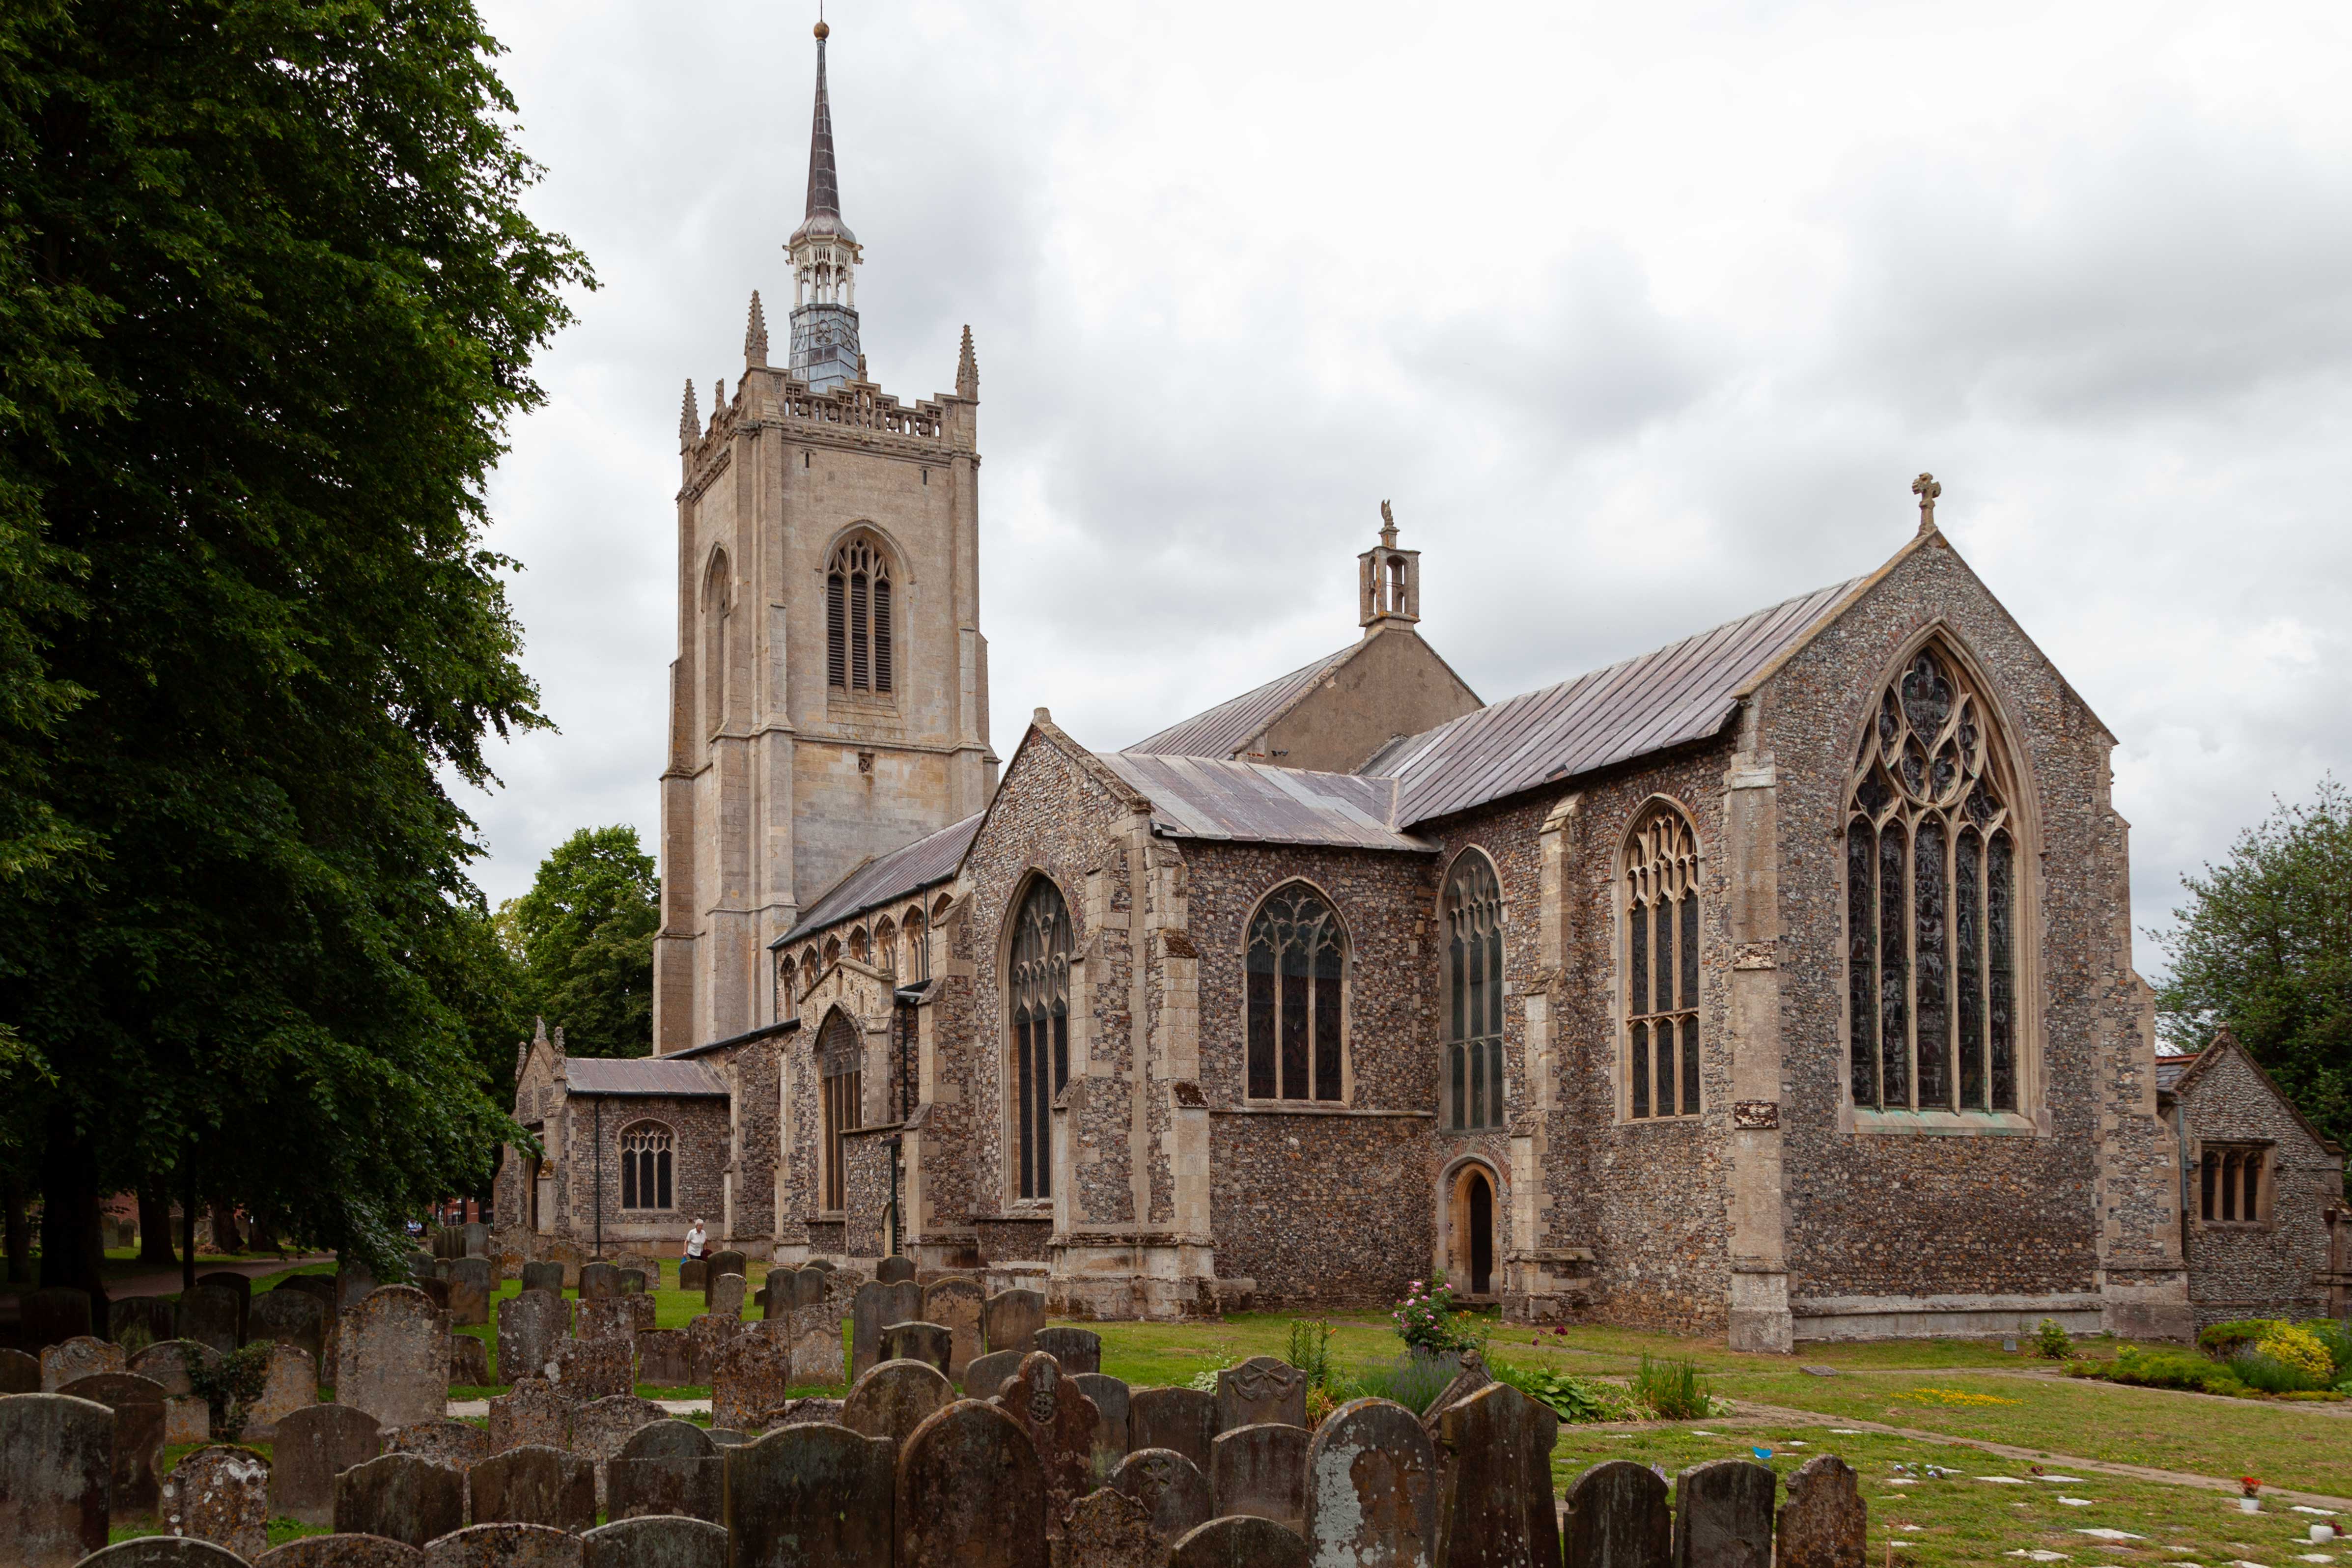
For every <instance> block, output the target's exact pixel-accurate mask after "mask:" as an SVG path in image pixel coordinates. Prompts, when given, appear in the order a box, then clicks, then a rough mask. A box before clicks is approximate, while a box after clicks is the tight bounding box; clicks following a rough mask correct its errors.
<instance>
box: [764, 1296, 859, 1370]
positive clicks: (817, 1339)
mask: <svg viewBox="0 0 2352 1568" xmlns="http://www.w3.org/2000/svg"><path fill="white" fill-rule="evenodd" d="M807 1272H811V1271H810V1270H806V1269H803V1273H807ZM761 1327H762V1328H763V1329H764V1331H766V1332H768V1333H772V1334H782V1336H784V1338H785V1339H786V1340H787V1341H788V1342H790V1343H791V1345H792V1348H793V1382H794V1383H844V1382H846V1381H847V1380H848V1376H847V1373H848V1363H847V1362H846V1361H845V1359H844V1358H843V1356H842V1352H841V1309H840V1307H839V1306H837V1305H835V1304H832V1303H829V1302H827V1301H824V1300H817V1301H814V1302H812V1303H810V1304H809V1305H807V1306H805V1307H788V1308H786V1309H784V1312H783V1316H782V1318H781V1319H779V1320H777V1321H773V1322H772V1323H769V1324H763V1325H761Z"/></svg>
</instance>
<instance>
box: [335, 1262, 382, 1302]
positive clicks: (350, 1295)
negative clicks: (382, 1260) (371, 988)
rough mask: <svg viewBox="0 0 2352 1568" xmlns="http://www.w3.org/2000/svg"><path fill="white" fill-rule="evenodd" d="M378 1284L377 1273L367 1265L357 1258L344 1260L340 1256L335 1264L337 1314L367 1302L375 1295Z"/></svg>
mask: <svg viewBox="0 0 2352 1568" xmlns="http://www.w3.org/2000/svg"><path fill="white" fill-rule="evenodd" d="M376 1283H377V1281H376V1277H375V1271H374V1270H373V1269H372V1268H369V1267H368V1266H367V1265H366V1264H365V1263H363V1262H362V1261H361V1260H360V1259H358V1258H344V1257H342V1256H341V1254H338V1255H337V1257H336V1262H335V1310H336V1312H337V1313H338V1314H340V1313H342V1312H346V1311H349V1310H351V1309H352V1308H353V1307H356V1306H358V1305H359V1304H360V1303H361V1302H362V1301H364V1300H367V1299H368V1298H369V1297H370V1296H371V1295H373V1294H374V1292H375V1288H376Z"/></svg>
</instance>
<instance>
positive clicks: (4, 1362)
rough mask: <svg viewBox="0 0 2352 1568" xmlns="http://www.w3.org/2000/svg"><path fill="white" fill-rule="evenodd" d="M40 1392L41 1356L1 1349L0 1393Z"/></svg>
mask: <svg viewBox="0 0 2352 1568" xmlns="http://www.w3.org/2000/svg"><path fill="white" fill-rule="evenodd" d="M133 1359H134V1361H135V1360H136V1358H135V1357H134V1358H133ZM40 1392H41V1358H40V1357H38V1356H34V1355H26V1353H25V1352H23V1351H10V1350H0V1394H38V1393H40Z"/></svg>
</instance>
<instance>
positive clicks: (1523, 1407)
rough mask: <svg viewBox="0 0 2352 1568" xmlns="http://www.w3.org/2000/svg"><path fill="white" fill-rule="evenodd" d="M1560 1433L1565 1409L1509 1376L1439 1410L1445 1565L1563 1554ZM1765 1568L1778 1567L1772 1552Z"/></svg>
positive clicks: (1507, 1563) (1503, 1563)
mask: <svg viewBox="0 0 2352 1568" xmlns="http://www.w3.org/2000/svg"><path fill="white" fill-rule="evenodd" d="M1558 1440H1559V1416H1557V1415H1553V1414H1552V1412H1551V1411H1550V1410H1549V1409H1547V1408H1546V1407H1545V1406H1543V1405H1538V1404H1537V1403H1536V1402H1535V1401H1534V1400H1532V1399H1529V1398H1528V1396H1527V1395H1526V1394H1521V1393H1520V1392H1519V1391H1518V1390H1517V1389H1516V1388H1513V1387H1512V1386H1510V1384H1504V1383H1492V1384H1487V1385H1486V1387H1484V1388H1482V1389H1480V1390H1478V1392H1477V1393H1475V1394H1472V1395H1470V1397H1469V1398H1467V1399H1465V1400H1462V1401H1460V1402H1459V1403H1457V1404H1455V1405H1452V1406H1450V1407H1449V1408H1447V1409H1446V1410H1445V1411H1444V1413H1443V1414H1442V1415H1440V1416H1439V1418H1438V1424H1437V1556H1436V1562H1437V1563H1438V1564H1439V1568H1530V1565H1532V1564H1535V1563H1545V1564H1549V1563H1557V1562H1559V1516H1558V1514H1557V1513H1556V1512H1555V1511H1554V1510H1553V1508H1552V1492H1551V1450H1552V1445H1553V1444H1554V1443H1555V1442H1556V1441H1558ZM1768 1473H1769V1472H1768ZM1758 1568H1770V1563H1769V1558H1768V1559H1767V1561H1766V1562H1765V1563H1760V1564H1759V1565H1758Z"/></svg>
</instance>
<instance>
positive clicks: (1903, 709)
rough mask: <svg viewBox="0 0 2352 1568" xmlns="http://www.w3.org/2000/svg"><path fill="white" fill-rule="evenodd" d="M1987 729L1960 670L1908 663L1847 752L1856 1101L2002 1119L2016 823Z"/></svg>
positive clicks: (2011, 1058) (2010, 1038) (2014, 1045)
mask: <svg viewBox="0 0 2352 1568" xmlns="http://www.w3.org/2000/svg"><path fill="white" fill-rule="evenodd" d="M2012 798H2013V797H2012V795H2011V785H2010V784H2009V781H2008V777H2007V773H2006V771H2005V767H2004V763H2003V758H2002V756H2001V753H2000V744H1999V739H1998V737H1997V736H1996V735H1995V734H1994V733H1993V731H1992V721H1991V718H1990V714H1989V713H1988V711H1987V710H1986V707H1985V704H1984V702H1983V700H1982V699H1981V698H1980V697H1979V695H1978V694H1977V693H1976V692H1975V691H1974V690H1972V689H1970V688H1969V684H1968V682H1967V680H1966V679H1965V678H1964V677H1963V676H1962V675H1961V674H1960V673H1959V671H1958V666H1957V664H1956V663H1955V662H1954V661H1952V660H1949V659H1948V658H1945V657H1944V656H1942V655H1940V654H1938V653H1937V652H1935V651H1933V650H1929V649H1922V650H1921V651H1920V652H1919V653H1917V654H1916V655H1914V656H1913V657H1912V658H1911V660H1910V662H1909V663H1908V664H1906V666H1905V667H1904V668H1903V671H1902V673H1901V674H1899V675H1897V676H1896V677H1895V679H1894V680H1893V682H1891V683H1890V684H1889V685H1888V687H1887V688H1886V689H1885V692H1883V693H1882V694H1881V695H1880V698H1879V703H1878V710H1877V712H1876V713H1875V715H1874V716H1873V718H1872V721H1871V723H1870V726H1869V728H1868V730H1867V731H1865V732H1864V735H1863V738H1862V747H1861V750H1860V751H1859V752H1857V753H1856V754H1855V757H1854V762H1853V783H1852V795H1851V804H1850V806H1849V808H1848V815H1847V818H1846V836H1845V871H1846V1004H1847V1011H1848V1020H1847V1027H1848V1033H1847V1046H1848V1053H1847V1054H1848V1066H1849V1069H1850V1070H1849V1076H1850V1079H1851V1084H1852V1089H1853V1102H1854V1104H1855V1105H1857V1106H1861V1107H1864V1108H1866V1109H1872V1110H2016V1109H2017V1078H2018V1011H2017V967H2016V958H2015V944H2016V924H2017V905H2018V898H2017V879H2018V870H2019V866H2020V863H2021V856H2020V854H2019V852H2018V839H2017V821H2016V816H2015V813H2014V812H2013V811H2012V809H2011V800H2012Z"/></svg>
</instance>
